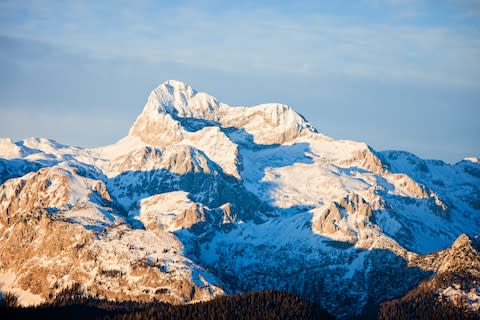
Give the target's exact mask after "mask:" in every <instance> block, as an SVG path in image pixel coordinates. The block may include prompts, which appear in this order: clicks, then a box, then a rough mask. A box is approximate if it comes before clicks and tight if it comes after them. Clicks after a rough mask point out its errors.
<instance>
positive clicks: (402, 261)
mask: <svg viewBox="0 0 480 320" xmlns="http://www.w3.org/2000/svg"><path fill="white" fill-rule="evenodd" d="M0 183H2V184H1V185H0V239H1V242H0V243H1V245H0V286H1V288H2V290H4V291H13V292H15V293H17V294H19V295H20V296H21V297H23V300H21V301H23V303H24V304H31V303H37V302H39V301H45V300H48V299H49V297H51V296H52V295H53V296H54V295H55V293H56V292H58V291H59V290H61V288H63V287H65V286H68V285H71V284H72V283H74V282H78V283H80V284H81V285H82V286H83V288H84V290H85V291H86V292H87V293H90V294H98V295H100V296H104V297H107V298H112V299H135V300H153V299H161V300H165V301H168V302H172V303H186V302H191V301H197V300H202V299H210V298H212V297H214V296H215V295H217V294H223V292H237V291H251V290H260V289H282V290H288V291H292V292H295V293H298V294H301V295H303V296H305V297H307V298H309V299H311V300H313V301H315V302H318V303H320V304H321V305H322V306H323V307H325V308H326V309H328V310H329V311H331V312H333V313H335V314H336V315H337V316H340V317H349V316H351V315H353V314H358V313H361V312H362V311H363V310H364V309H368V308H369V306H370V305H371V304H377V303H379V302H380V301H383V300H385V299H388V298H391V297H396V296H400V295H402V294H404V293H405V292H406V291H408V290H409V289H411V288H412V287H413V286H414V285H415V284H416V283H417V282H418V281H419V280H421V279H424V278H425V277H428V276H429V275H430V274H431V272H436V269H432V268H430V267H428V266H426V265H424V264H422V263H420V262H421V261H423V260H422V259H421V258H422V257H423V256H422V255H423V254H429V253H432V252H434V251H437V250H441V249H445V248H447V247H448V246H449V245H450V244H451V243H452V242H453V241H454V240H455V239H456V238H457V237H458V236H459V235H460V234H462V233H467V234H471V235H474V234H478V233H480V165H479V163H478V161H477V162H476V161H473V160H472V159H467V160H465V161H462V162H460V163H457V164H455V165H447V164H445V163H443V162H439V161H426V160H422V159H419V158H417V157H416V156H414V155H412V154H409V153H405V152H393V151H388V152H377V151H375V150H373V149H372V148H370V147H369V146H368V145H366V144H364V143H359V142H354V141H346V140H334V139H332V138H329V137H327V136H325V135H322V134H320V133H318V132H317V130H316V129H314V128H313V127H312V126H311V125H310V124H309V123H308V122H307V121H306V120H305V119H304V118H303V117H302V116H300V115H299V114H297V113H296V112H295V111H294V110H293V109H292V108H290V107H288V106H285V105H281V104H262V105H258V106H254V107H243V106H239V107H233V106H229V105H227V104H224V103H221V102H219V101H218V100H217V99H216V98H214V97H212V96H210V95H208V94H206V93H202V92H197V91H195V90H194V89H192V88H191V87H189V86H188V85H186V84H184V83H182V82H179V81H173V80H171V81H167V82H165V83H163V84H161V85H160V86H159V87H158V88H156V89H155V90H153V91H152V92H151V94H150V96H149V97H148V100H147V103H146V105H145V107H144V109H143V111H142V112H141V114H140V115H139V116H138V118H137V119H136V121H135V122H134V124H133V126H132V128H131V129H130V132H129V134H128V136H126V137H125V138H123V139H121V140H120V141H118V142H117V143H115V144H113V145H110V146H105V147H101V148H95V149H82V148H75V147H68V146H64V145H61V144H58V143H56V142H54V141H51V140H47V139H27V140H23V141H19V142H15V143H14V142H12V141H11V140H9V139H2V140H0ZM65 233H68V234H75V237H71V236H65ZM24 235H30V236H24ZM52 239H53V240H54V241H53V240H52ZM66 248H68V250H67V249H66ZM45 252H47V253H45ZM65 252H67V254H65ZM24 261H28V263H27V264H25V263H24ZM53 265H55V266H56V267H55V268H53V267H52V266H53ZM40 275H41V276H40Z"/></svg>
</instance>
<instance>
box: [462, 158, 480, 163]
mask: <svg viewBox="0 0 480 320" xmlns="http://www.w3.org/2000/svg"><path fill="white" fill-rule="evenodd" d="M463 160H465V161H469V162H471V163H480V160H479V159H478V158H477V157H466V158H465V159H463Z"/></svg>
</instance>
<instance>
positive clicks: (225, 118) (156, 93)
mask: <svg viewBox="0 0 480 320" xmlns="http://www.w3.org/2000/svg"><path fill="white" fill-rule="evenodd" d="M209 126H217V127H222V128H237V129H244V130H245V131H246V132H247V133H248V134H250V135H251V136H252V137H253V140H254V141H255V142H256V143H260V144H278V143H284V142H287V141H289V140H293V139H295V138H297V137H299V136H301V135H304V134H307V133H314V132H316V130H315V129H314V128H313V127H312V126H311V125H310V124H309V123H308V122H307V121H306V120H305V119H304V118H303V117H302V116H301V115H299V114H298V113H297V112H295V111H294V110H293V109H292V108H290V107H289V106H286V105H283V104H279V103H267V104H261V105H257V106H253V107H231V106H229V105H227V104H224V103H221V102H219V101H218V100H217V99H216V98H215V97H213V96H211V95H209V94H207V93H204V92H198V91H196V90H194V89H193V88H192V87H190V86H189V85H187V84H186V83H184V82H181V81H178V80H168V81H166V82H164V83H162V84H161V85H159V86H158V87H157V88H155V89H154V90H153V91H152V92H151V93H150V95H149V97H148V100H147V103H146V104H145V107H144V109H143V112H142V113H141V114H140V115H139V116H138V118H137V120H136V121H135V123H134V124H133V126H132V128H131V129H130V133H129V135H131V136H137V137H140V138H141V139H142V141H144V142H145V143H148V144H152V145H158V146H163V145H167V144H170V143H177V142H179V141H181V140H182V139H184V138H185V137H186V136H188V134H189V133H190V132H193V131H198V130H200V129H202V128H204V127H209Z"/></svg>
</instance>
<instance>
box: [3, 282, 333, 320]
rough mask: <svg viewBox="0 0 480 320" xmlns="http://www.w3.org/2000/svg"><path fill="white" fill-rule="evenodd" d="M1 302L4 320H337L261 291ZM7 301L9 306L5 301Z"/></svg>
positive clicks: (72, 291)
mask: <svg viewBox="0 0 480 320" xmlns="http://www.w3.org/2000/svg"><path fill="white" fill-rule="evenodd" d="M6 298H7V297H6ZM3 301H4V303H3V304H1V305H0V318H1V319H20V320H21V319H69V320H74V319H102V320H130V319H132V320H133V319H135V320H142V319H168V320H176V319H178V320H180V319H181V320H188V319H195V320H202V319H205V320H210V319H212V320H217V319H218V320H223V319H225V320H228V319H238V320H242V319H245V320H247V319H248V320H251V319H265V320H269V319H272V320H273V319H275V320H282V319H298V320H302V319H305V320H306V319H325V320H327V319H334V317H332V316H331V315H330V314H328V313H327V312H326V311H324V310H323V309H320V308H319V307H317V306H316V305H313V304H311V303H309V302H308V301H306V300H305V299H303V298H300V297H298V296H295V295H293V294H289V293H284V292H276V291H262V292H254V293H243V294H237V295H228V296H221V297H218V298H216V299H214V300H211V301H207V302H201V303H194V304H187V305H168V304H165V303H161V302H158V303H137V302H109V301H105V300H99V299H96V298H91V297H85V296H83V295H82V294H81V293H80V292H79V290H78V287H76V286H73V287H72V288H69V289H66V290H64V291H62V292H61V293H60V294H59V295H58V296H57V298H56V300H55V301H54V302H51V303H49V304H45V305H40V306H37V307H28V308H21V307H17V306H15V302H16V301H15V298H14V297H13V296H11V295H9V296H8V300H7V299H4V300H3ZM7 301H8V305H7V304H6V303H5V302H7Z"/></svg>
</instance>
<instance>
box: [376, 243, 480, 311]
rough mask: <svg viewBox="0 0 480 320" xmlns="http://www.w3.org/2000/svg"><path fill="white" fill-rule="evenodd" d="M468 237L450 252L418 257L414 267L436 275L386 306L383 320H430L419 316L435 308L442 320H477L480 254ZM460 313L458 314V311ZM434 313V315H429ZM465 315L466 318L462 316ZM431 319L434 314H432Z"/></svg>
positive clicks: (414, 261)
mask: <svg viewBox="0 0 480 320" xmlns="http://www.w3.org/2000/svg"><path fill="white" fill-rule="evenodd" d="M476 241H478V239H473V240H472V239H470V238H469V237H468V236H466V235H465V234H462V235H460V236H459V237H458V238H457V240H455V242H454V243H453V244H452V246H451V247H450V248H448V249H445V250H442V251H440V252H437V253H433V254H430V255H426V256H417V257H415V258H414V259H413V260H412V263H413V264H415V265H418V266H421V267H422V268H424V269H431V270H433V271H435V272H436V274H435V275H434V276H433V277H431V278H429V279H427V280H425V281H423V282H422V283H420V284H419V285H418V286H417V287H416V288H414V289H412V290H411V291H409V292H408V293H407V294H405V296H403V297H402V298H400V299H396V300H393V301H389V302H386V303H384V304H383V305H382V306H381V308H380V316H381V319H387V318H392V315H393V314H401V315H403V316H404V317H405V316H406V317H410V318H412V317H415V318H419V317H420V316H422V317H425V316H428V314H427V315H425V314H420V312H428V309H427V311H425V308H429V307H431V306H436V309H437V310H440V312H442V310H446V311H443V312H444V314H443V316H444V317H445V316H450V317H453V316H461V317H464V318H465V319H467V318H468V319H478V318H479V312H480V253H479V251H478V250H477V248H478V245H475V244H474V242H476ZM455 309H457V310H458V311H455ZM430 312H431V311H430ZM462 313H463V315H462ZM430 316H432V314H430Z"/></svg>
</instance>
